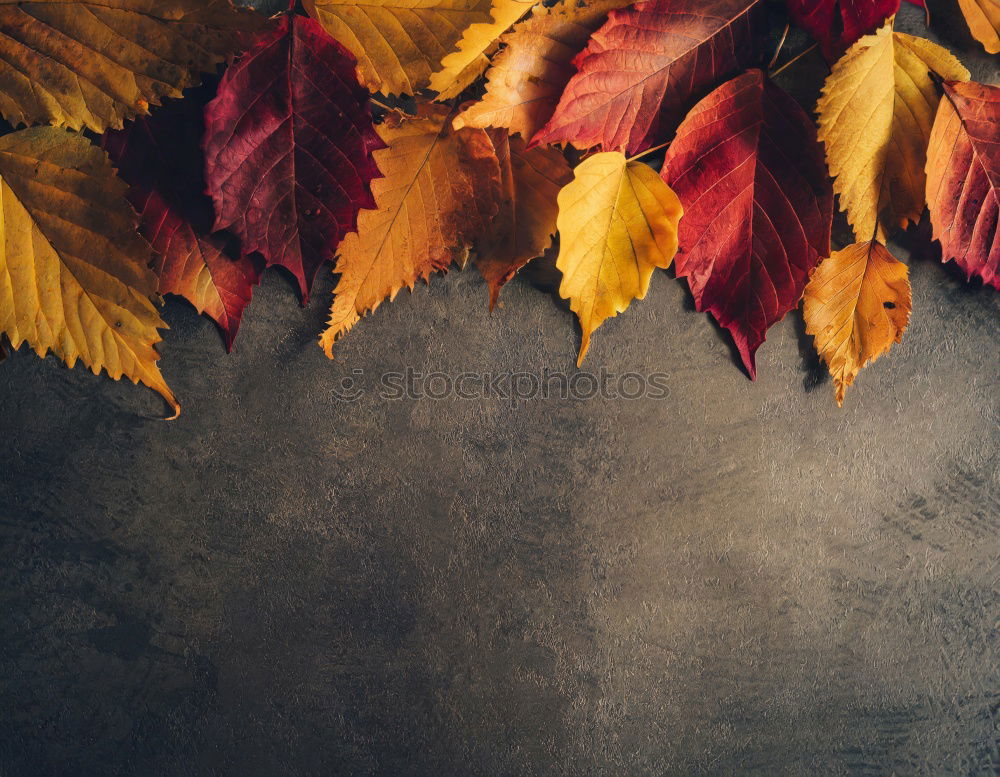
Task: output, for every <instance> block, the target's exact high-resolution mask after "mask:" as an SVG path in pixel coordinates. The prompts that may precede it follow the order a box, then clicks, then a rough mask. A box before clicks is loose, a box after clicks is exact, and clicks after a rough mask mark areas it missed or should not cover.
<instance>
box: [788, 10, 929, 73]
mask: <svg viewBox="0 0 1000 777" xmlns="http://www.w3.org/2000/svg"><path fill="white" fill-rule="evenodd" d="M911 2H913V0H911ZM787 3H788V12H789V14H791V17H792V21H794V22H795V23H796V24H797V25H798V26H799V27H801V28H802V29H804V30H806V31H807V32H809V33H810V34H811V35H812V36H813V37H814V38H815V39H816V40H817V41H818V42H819V46H820V49H821V50H822V51H823V55H824V56H825V57H826V58H827V59H828V60H830V61H833V60H835V59H837V57H839V56H840V55H841V54H843V53H844V52H845V51H847V49H848V48H849V47H850V45H851V44H852V43H854V42H855V41H856V40H858V38H861V37H862V36H864V35H867V34H868V33H871V32H875V30H877V29H878V28H879V27H881V26H882V23H883V22H884V21H885V20H886V19H888V18H889V17H890V16H892V15H893V14H894V13H896V11H898V10H899V0H787ZM913 4H914V5H917V6H920V7H921V8H922V7H923V2H922V1H921V0H917V2H914V3H913Z"/></svg>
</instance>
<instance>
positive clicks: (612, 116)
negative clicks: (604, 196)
mask: <svg viewBox="0 0 1000 777" xmlns="http://www.w3.org/2000/svg"><path fill="white" fill-rule="evenodd" d="M766 13H767V9H766V6H765V3H764V2H763V1H762V0H649V1H648V2H644V3H638V4H637V5H635V6H634V7H632V8H623V9H620V10H617V11H612V12H611V13H610V14H608V21H607V22H606V23H605V24H604V26H603V27H601V28H600V29H599V30H598V31H597V32H595V33H594V35H593V37H591V39H590V43H589V44H588V45H587V48H586V49H584V50H583V52H582V53H581V54H580V55H579V56H578V57H577V58H576V59H575V60H574V63H573V64H574V65H575V66H576V68H577V71H578V72H577V73H576V75H574V76H573V77H572V78H571V79H570V82H569V84H568V85H567V86H566V90H565V92H563V95H562V98H561V99H560V100H559V105H558V107H557V108H556V111H555V113H554V114H553V116H552V118H551V119H549V121H548V123H547V124H546V125H545V127H543V128H542V129H541V130H540V131H539V132H538V133H537V134H536V135H535V136H534V137H533V138H532V141H531V143H532V145H538V144H541V143H572V144H573V145H574V146H576V147H577V148H591V147H594V146H600V147H601V148H602V149H603V150H604V151H614V150H625V151H627V152H628V153H630V154H635V153H636V152H638V151H642V150H644V149H646V148H649V147H650V146H652V145H653V144H654V143H655V142H656V141H657V140H659V139H661V138H662V136H663V135H664V134H666V132H667V131H669V130H670V129H673V127H674V126H676V122H677V119H679V118H680V115H681V114H682V109H683V108H685V107H686V106H687V105H688V103H689V102H690V101H691V100H692V99H693V98H697V97H700V96H701V95H703V94H704V93H705V92H706V91H707V90H708V89H710V88H711V87H713V86H714V85H715V84H716V83H718V81H719V80H720V79H722V78H727V77H730V76H733V75H735V74H736V73H738V72H740V71H741V70H743V69H744V68H745V67H747V66H748V65H750V64H753V63H754V62H756V61H757V60H758V59H759V57H760V53H761V49H760V45H761V42H762V40H764V37H765V36H764V35H763V34H762V33H763V22H764V21H765V20H766Z"/></svg>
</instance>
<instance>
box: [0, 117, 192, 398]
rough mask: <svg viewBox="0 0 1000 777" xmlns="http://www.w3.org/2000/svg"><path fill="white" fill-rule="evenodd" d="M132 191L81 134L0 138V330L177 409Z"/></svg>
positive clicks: (24, 133)
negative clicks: (129, 196)
mask: <svg viewBox="0 0 1000 777" xmlns="http://www.w3.org/2000/svg"><path fill="white" fill-rule="evenodd" d="M126 188H127V187H126V185H125V183H124V182H123V181H121V180H119V179H117V178H115V171H114V168H112V167H111V165H110V164H109V163H108V158H107V156H105V154H104V152H103V151H101V150H100V149H99V148H95V147H94V146H92V145H91V144H90V143H88V142H87V140H86V139H84V138H83V137H82V136H80V135H76V134H73V133H69V132H67V131H65V130H61V129H53V128H51V127H35V128H32V129H26V130H21V131H20V132H14V133H11V134H9V135H4V136H3V137H0V202H2V204H3V211H2V216H3V218H2V222H0V226H2V236H3V243H4V250H3V252H2V253H0V331H3V332H4V333H5V334H6V335H7V336H8V337H9V338H10V341H11V343H12V344H13V346H14V347H15V348H18V347H19V346H20V345H21V343H23V342H25V341H27V342H28V345H30V346H31V348H32V349H33V350H34V351H35V353H37V354H38V355H39V356H43V357H44V356H45V354H46V353H47V352H48V351H49V350H51V351H52V352H53V353H54V354H55V355H56V356H58V357H59V358H60V359H62V360H63V361H65V362H66V364H67V365H68V366H70V367H72V366H73V365H74V364H76V361H77V359H79V360H80V361H82V362H83V363H84V364H85V365H86V366H87V367H89V368H90V369H91V371H92V372H93V373H94V374H95V375H97V374H99V373H100V372H101V370H102V369H103V370H106V371H107V373H108V375H109V376H110V377H111V378H113V379H114V380H118V379H120V378H121V377H122V376H123V375H124V376H125V377H127V378H129V379H130V380H131V381H132V382H133V383H139V382H141V383H143V384H145V385H146V386H149V387H150V388H151V389H153V390H154V391H157V392H159V393H160V394H161V395H162V396H163V398H164V399H165V400H166V401H167V402H168V403H170V406H171V407H172V408H173V409H174V413H175V414H177V413H179V412H180V405H179V404H178V403H177V400H176V398H175V397H174V395H173V393H172V392H171V391H170V389H169V388H168V387H167V384H166V382H165V381H164V380H163V376H162V375H160V371H159V369H158V368H157V366H156V361H157V359H159V354H158V353H157V352H156V349H155V348H154V344H155V343H158V342H159V341H160V335H159V333H158V332H157V329H163V328H165V326H166V325H165V324H164V323H163V321H162V320H161V319H160V315H159V313H158V312H157V310H156V307H155V306H154V305H153V303H152V302H151V301H150V298H151V297H153V296H154V295H155V294H156V276H155V275H153V271H152V270H150V269H149V264H148V263H149V258H150V250H149V246H148V245H147V244H146V242H145V241H144V240H143V239H142V238H141V237H139V234H138V232H137V231H136V228H135V214H134V213H133V212H132V208H131V207H130V206H129V204H128V201H127V200H126V199H125V191H126Z"/></svg>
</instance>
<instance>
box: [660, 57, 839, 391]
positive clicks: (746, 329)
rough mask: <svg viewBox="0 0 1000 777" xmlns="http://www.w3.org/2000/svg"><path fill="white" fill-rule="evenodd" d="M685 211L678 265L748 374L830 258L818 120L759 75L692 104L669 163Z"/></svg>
mask: <svg viewBox="0 0 1000 777" xmlns="http://www.w3.org/2000/svg"><path fill="white" fill-rule="evenodd" d="M662 175H663V178H664V180H665V181H666V182H667V183H668V184H669V185H670V187H671V188H672V189H673V190H674V191H675V192H676V193H677V196H678V197H679V198H680V200H681V204H682V205H683V206H684V217H683V218H682V219H681V222H680V233H679V241H680V249H679V250H678V252H677V257H676V259H675V260H674V267H676V268H677V275H678V277H686V278H687V279H688V285H689V286H690V287H691V293H692V294H693V295H694V299H695V304H696V305H697V307H698V310H701V311H707V312H709V313H711V314H712V315H713V316H714V317H715V318H716V319H717V320H718V322H719V323H720V324H721V325H722V326H724V327H726V328H727V329H728V330H729V331H730V333H731V334H732V336H733V340H734V341H735V342H736V347H737V348H738V349H739V352H740V355H741V356H742V357H743V363H744V364H745V365H746V368H747V371H748V372H749V373H750V377H751V378H756V375H757V368H756V366H755V363H754V353H755V352H756V351H757V348H758V347H759V346H760V344H761V343H762V342H764V335H765V333H766V331H767V329H768V327H770V326H771V324H773V323H775V322H776V321H779V320H780V319H781V318H782V317H783V316H784V315H785V313H787V312H788V311H789V310H791V309H792V308H794V307H795V306H796V305H798V302H799V299H800V298H801V297H802V291H803V288H804V287H805V283H806V281H807V280H808V278H809V273H810V271H811V270H812V269H813V267H815V265H816V263H817V262H818V261H819V260H820V259H821V258H823V257H825V256H827V255H828V254H829V253H830V229H831V226H832V221H833V189H832V187H831V185H830V178H829V176H828V175H827V171H826V166H825V165H824V163H823V152H822V149H821V148H820V146H819V143H818V142H817V140H816V130H815V128H814V127H813V123H812V121H811V120H810V119H809V117H808V116H807V115H806V114H805V112H804V111H803V110H802V109H801V108H800V107H799V105H798V103H796V102H795V101H794V100H793V99H792V98H791V97H789V96H788V95H787V94H785V92H783V91H782V90H781V89H779V88H778V87H777V86H775V85H774V84H773V83H771V82H770V81H768V80H767V78H766V77H765V76H764V74H763V73H762V72H761V71H760V70H750V71H748V72H747V73H744V74H743V75H741V76H739V77H738V78H734V79H733V80H732V81H729V82H728V83H726V84H723V85H722V86H720V87H719V88H718V89H716V90H715V91H714V92H712V93H711V94H710V95H708V97H706V98H705V99H704V100H702V101H701V102H700V103H698V105H696V106H695V107H694V109H693V110H692V111H691V113H689V114H688V116H687V118H686V119H684V121H683V123H682V124H681V126H680V127H679V128H678V130H677V137H676V138H675V139H674V141H673V142H672V143H671V144H670V148H669V149H668V151H667V155H666V159H665V160H664V162H663V171H662Z"/></svg>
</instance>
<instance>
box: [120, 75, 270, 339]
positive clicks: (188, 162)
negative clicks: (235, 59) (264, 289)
mask: <svg viewBox="0 0 1000 777" xmlns="http://www.w3.org/2000/svg"><path fill="white" fill-rule="evenodd" d="M213 93H214V86H203V87H199V88H198V89H192V90H189V91H188V92H187V93H186V94H185V96H184V99H183V100H171V101H169V102H168V103H167V104H166V105H164V106H163V107H162V108H160V109H158V110H157V111H155V112H154V113H153V115H152V116H143V117H140V118H138V119H136V120H135V121H134V122H131V123H130V124H126V126H125V128H124V129H122V130H112V131H109V132H107V133H105V134H104V137H103V139H102V145H103V147H104V149H105V150H106V151H107V152H108V154H109V155H110V157H111V161H112V163H113V164H114V165H115V167H117V168H118V172H119V174H120V175H121V177H122V178H123V179H125V181H126V182H127V183H128V184H129V200H130V201H131V202H132V206H133V207H134V208H135V209H136V211H137V212H138V213H139V217H140V229H141V231H142V234H143V235H144V236H145V238H146V239H147V240H148V241H149V242H150V244H151V245H152V246H153V250H154V251H155V252H156V253H155V257H154V260H153V270H154V271H155V272H156V275H157V277H158V278H159V292H160V293H161V294H177V295H179V296H181V297H184V298H185V299H187V300H188V301H189V302H190V303H191V304H192V305H194V306H195V307H196V308H197V309H198V312H200V313H205V314H206V315H208V316H209V317H210V318H212V319H213V320H214V321H215V323H216V324H218V325H219V328H220V329H221V330H222V335H223V338H224V339H225V343H226V350H232V347H233V340H235V339H236V332H237V331H238V330H239V327H240V319H241V318H242V316H243V309H244V308H245V307H246V306H247V304H249V302H250V296H251V293H252V288H253V286H254V285H255V284H256V283H257V281H258V280H259V277H260V268H259V267H258V266H257V263H256V262H254V261H253V260H251V259H250V258H249V257H239V258H236V259H233V258H232V257H230V256H229V255H227V253H226V251H225V239H224V237H223V236H213V235H212V234H211V230H212V220H213V214H212V201H211V200H210V199H209V198H208V197H207V196H206V195H205V177H204V172H203V164H202V155H201V135H202V130H203V128H204V121H203V115H202V114H203V111H204V108H205V103H206V102H207V101H208V99H209V98H210V97H211V96H212V94H213Z"/></svg>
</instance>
